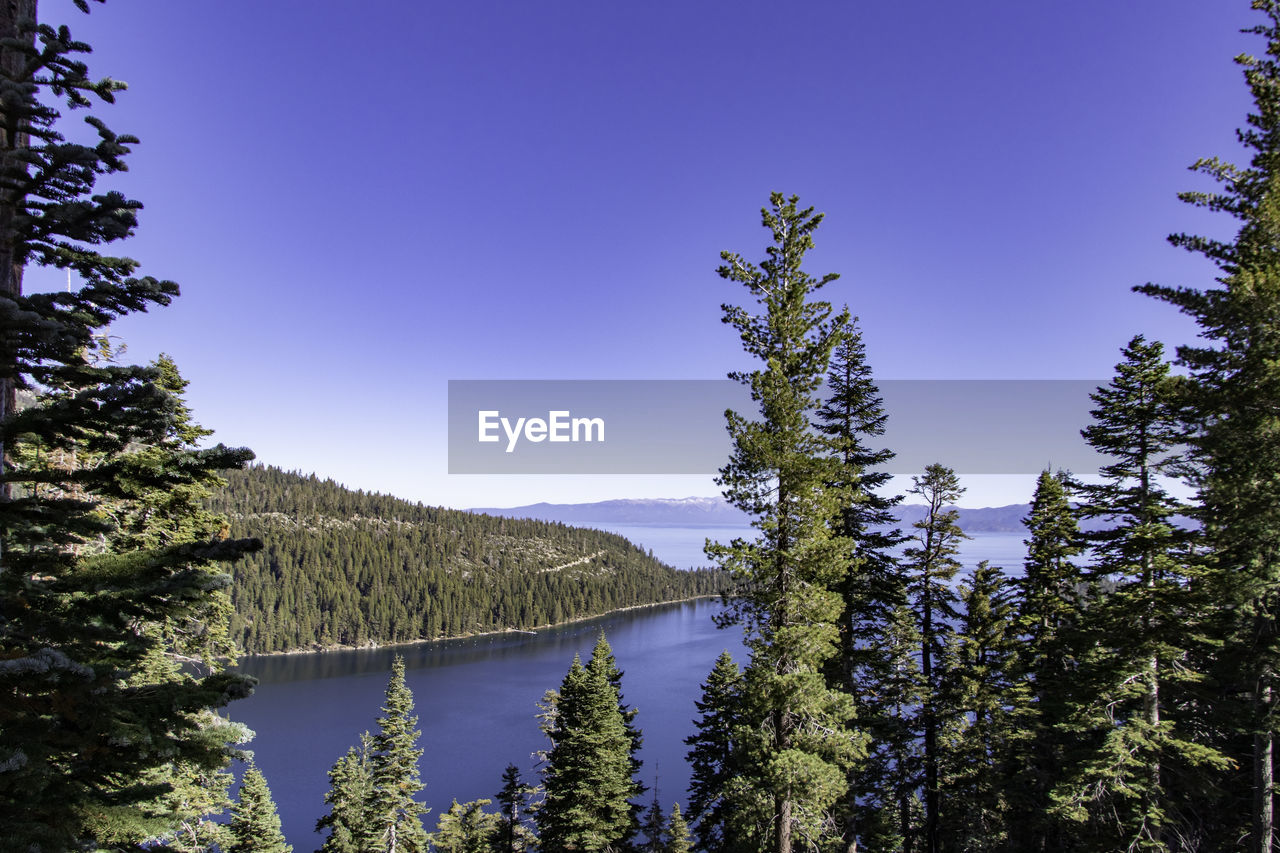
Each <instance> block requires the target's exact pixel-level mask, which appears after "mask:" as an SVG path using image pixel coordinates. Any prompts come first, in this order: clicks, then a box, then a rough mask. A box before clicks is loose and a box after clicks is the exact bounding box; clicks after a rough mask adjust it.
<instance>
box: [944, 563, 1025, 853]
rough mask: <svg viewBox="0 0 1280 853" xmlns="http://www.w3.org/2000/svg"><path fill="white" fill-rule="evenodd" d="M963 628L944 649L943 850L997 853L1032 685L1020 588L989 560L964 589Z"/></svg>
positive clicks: (1002, 845)
mask: <svg viewBox="0 0 1280 853" xmlns="http://www.w3.org/2000/svg"><path fill="white" fill-rule="evenodd" d="M959 597H960V604H961V608H960V609H961V613H962V616H961V618H960V624H959V629H958V631H957V632H956V633H955V634H954V635H953V636H952V640H951V643H950V644H949V646H948V648H947V650H946V665H945V666H944V667H943V669H944V671H945V672H946V681H945V683H944V686H943V692H942V696H941V702H940V704H941V705H943V706H944V707H945V708H947V711H948V713H947V719H946V723H945V726H944V728H943V731H942V734H941V743H940V745H939V746H940V757H939V764H940V786H941V789H942V790H943V791H945V792H946V796H945V800H944V808H943V809H942V813H941V814H940V816H939V820H940V826H939V836H940V838H941V843H942V847H943V849H946V850H957V851H970V853H979V851H999V850H1006V849H1008V846H1009V837H1010V828H1009V824H1008V819H1009V805H1008V801H1009V792H1010V789H1011V787H1012V786H1013V784H1014V781H1013V780H1012V779H1011V778H1010V777H1011V773H1010V770H1011V766H1012V764H1013V762H1015V761H1016V760H1017V755H1018V753H1019V751H1020V746H1021V744H1022V742H1023V741H1024V740H1025V739H1026V736H1027V732H1026V727H1025V725H1026V718H1027V716H1028V715H1029V713H1030V709H1029V707H1028V705H1029V699H1030V690H1029V688H1028V684H1027V682H1026V681H1025V680H1022V679H1021V678H1019V675H1020V673H1019V667H1018V662H1019V658H1018V652H1019V648H1020V640H1021V638H1020V637H1019V635H1018V631H1017V620H1016V618H1015V617H1016V606H1017V602H1016V601H1015V588H1014V585H1013V584H1011V583H1010V582H1009V580H1008V579H1007V578H1005V577H1004V575H1003V573H1002V572H1001V571H1000V569H999V567H995V566H991V565H990V564H989V563H988V562H987V561H986V560H983V561H982V562H981V563H979V564H978V565H977V566H976V567H975V568H974V569H973V570H972V572H971V573H970V575H969V580H968V583H967V584H963V585H961V587H960V596H959Z"/></svg>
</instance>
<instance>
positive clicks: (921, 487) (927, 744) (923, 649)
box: [903, 464, 968, 853]
mask: <svg viewBox="0 0 1280 853" xmlns="http://www.w3.org/2000/svg"><path fill="white" fill-rule="evenodd" d="M911 482H912V486H911V489H910V493H911V494H913V495H916V496H918V497H919V498H921V499H922V500H923V501H924V503H925V507H926V515H925V517H924V518H923V519H922V520H920V521H918V522H916V523H915V525H913V526H914V528H915V530H916V533H915V534H914V535H913V537H912V540H913V542H914V544H912V545H910V546H908V547H907V548H906V549H905V550H904V551H903V560H904V564H905V568H906V571H907V596H908V599H909V601H910V606H911V609H912V615H913V616H914V618H915V624H916V625H917V626H918V629H919V633H920V679H921V685H922V687H923V693H922V695H921V705H920V737H921V747H922V750H923V751H922V757H923V771H924V774H923V779H922V780H921V781H922V786H923V795H924V827H923V842H924V849H925V851H926V852H927V853H938V851H939V850H940V849H941V835H940V830H939V827H940V818H939V812H940V810H941V789H940V776H939V769H940V763H941V749H940V746H939V743H938V734H939V730H940V728H941V726H942V725H943V724H944V723H945V719H944V717H945V715H946V714H947V713H948V710H949V709H947V708H946V707H945V706H944V705H943V704H942V703H941V697H942V694H943V689H944V685H945V683H946V676H947V673H946V670H945V666H944V663H945V652H946V648H947V646H948V644H949V642H950V637H951V633H952V631H953V628H952V626H953V625H955V623H956V622H957V621H958V620H959V618H960V614H959V613H958V612H957V610H956V594H955V591H954V590H953V589H952V588H951V579H952V578H954V577H955V574H956V571H957V570H958V569H959V568H960V563H959V562H958V561H957V560H956V554H958V553H959V542H960V540H961V539H967V538H968V537H967V536H966V535H965V533H964V531H962V530H961V529H960V527H959V526H958V525H957V524H956V519H957V518H958V517H959V512H958V511H957V510H956V509H955V507H954V504H955V502H956V501H957V500H959V499H960V496H961V495H962V494H964V489H963V488H962V487H961V486H960V480H959V479H958V478H957V477H956V475H955V472H954V471H952V470H951V469H950V468H947V467H945V466H943V465H938V464H934V465H929V466H928V467H926V468H925V471H924V475H923V476H920V477H912V478H911ZM908 837H910V836H908Z"/></svg>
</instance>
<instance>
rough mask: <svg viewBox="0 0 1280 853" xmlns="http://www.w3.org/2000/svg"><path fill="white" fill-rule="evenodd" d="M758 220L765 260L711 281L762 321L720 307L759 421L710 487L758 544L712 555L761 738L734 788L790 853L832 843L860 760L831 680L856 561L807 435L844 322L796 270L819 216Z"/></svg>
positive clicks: (843, 498) (736, 544) (804, 213)
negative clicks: (798, 846) (733, 287)
mask: <svg viewBox="0 0 1280 853" xmlns="http://www.w3.org/2000/svg"><path fill="white" fill-rule="evenodd" d="M762 220H763V224H764V226H765V228H766V229H768V230H769V232H770V235H771V237H772V241H773V242H772V245H771V246H770V247H769V248H768V249H767V251H766V257H765V260H764V261H762V262H761V263H760V265H759V266H757V265H755V264H752V263H749V262H747V261H746V260H744V259H743V258H742V257H740V256H739V255H736V254H733V253H731V252H724V253H722V255H721V257H722V258H723V260H724V265H723V266H721V267H720V269H719V274H720V276H721V277H722V278H725V279H727V280H729V281H735V282H738V283H740V284H742V285H744V286H745V287H746V288H747V290H748V292H749V293H750V295H751V297H752V299H753V300H754V301H755V303H756V305H755V308H756V310H758V312H759V313H752V311H751V310H748V309H747V308H742V307H737V306H731V305H725V306H724V322H726V323H728V324H729V325H731V326H733V327H734V329H735V330H736V331H737V332H738V334H739V336H740V338H741V340H742V343H743V347H744V348H745V349H746V351H747V353H748V354H750V355H751V356H753V357H754V358H756V359H757V360H758V361H759V363H760V364H759V367H758V368H757V369H756V370H753V371H750V372H746V373H733V374H731V378H733V379H736V380H737V381H739V382H741V383H742V384H744V385H745V386H747V387H748V388H749V389H750V390H751V397H752V400H753V401H754V402H755V403H756V404H757V406H758V411H757V413H756V415H755V417H754V418H753V417H747V416H744V415H742V414H739V413H737V412H733V411H730V412H727V413H726V417H727V419H728V428H729V434H730V436H731V437H732V439H733V450H732V454H731V456H730V459H729V462H728V464H727V465H726V466H725V467H723V468H722V469H721V470H720V476H719V478H718V480H717V482H718V483H719V484H720V486H721V487H722V489H723V490H724V495H725V498H726V499H727V500H728V501H729V502H730V503H732V504H733V505H734V506H736V507H738V508H739V509H741V510H743V511H744V512H746V513H747V514H749V515H750V516H751V517H752V518H753V525H754V527H755V528H756V530H757V531H758V538H757V539H755V540H754V541H748V540H746V539H735V540H734V541H733V542H732V543H730V544H729V545H712V546H709V547H708V549H707V553H708V555H709V556H711V557H712V558H713V559H715V560H716V561H717V562H718V563H719V564H720V565H721V566H722V567H724V568H725V569H727V570H728V571H729V572H731V573H732V574H733V576H734V577H735V578H737V579H738V580H739V581H740V582H741V588H740V591H739V597H738V598H737V599H736V600H735V601H734V602H733V603H732V604H731V608H732V612H731V616H732V618H733V619H735V620H736V621H738V622H739V623H741V624H742V625H743V627H744V628H745V631H746V634H747V645H748V646H749V648H750V649H751V661H750V663H749V664H748V666H747V669H746V672H745V675H744V678H745V681H746V692H745V694H744V695H745V697H746V699H747V706H748V707H747V708H746V713H747V714H749V715H752V723H753V725H752V726H751V727H749V730H750V731H752V732H754V733H755V737H754V738H752V739H751V741H750V742H747V743H744V744H743V748H744V756H745V757H746V761H745V763H744V765H743V768H744V772H743V777H742V778H743V779H744V781H746V783H747V784H748V786H749V787H750V788H752V789H754V790H756V791H758V792H759V793H761V794H763V795H765V796H767V797H768V798H770V799H771V800H772V803H773V808H772V811H773V815H772V819H771V824H772V825H771V828H770V829H771V833H772V835H773V844H772V846H773V848H774V849H775V850H776V851H777V853H790V851H791V850H792V844H793V837H794V835H795V833H796V832H797V830H799V831H800V832H803V833H804V834H805V835H806V836H807V837H808V838H810V839H818V838H822V837H829V836H830V835H832V833H833V826H832V824H831V818H832V814H831V810H832V806H833V805H834V804H835V803H836V801H837V800H838V799H840V798H841V797H842V796H843V794H844V791H845V789H846V778H845V776H846V772H847V770H848V768H849V767H850V766H851V764H852V763H853V762H854V761H856V760H858V759H859V758H860V757H861V756H862V754H863V753H864V748H865V739H864V738H863V737H862V736H861V735H860V734H858V733H856V732H855V731H853V730H852V729H851V728H850V722H851V720H852V718H853V715H854V709H853V702H852V699H851V698H850V697H849V695H848V694H847V693H845V692H843V691H841V690H834V689H832V688H831V687H830V686H829V685H828V684H827V681H826V678H825V670H826V668H827V665H828V662H829V661H830V660H831V659H832V658H833V657H834V656H835V655H837V654H838V653H839V642H840V630H839V627H838V623H839V621H840V619H841V614H842V611H843V602H842V601H841V597H840V593H839V591H838V590H839V588H840V585H841V584H843V583H844V581H845V579H846V577H847V575H848V572H849V566H850V561H851V554H850V543H849V541H848V539H846V538H844V537H842V536H839V535H836V534H835V533H833V520H834V519H835V518H836V516H837V514H838V513H839V511H840V509H841V508H842V507H843V506H845V505H847V503H848V501H847V494H846V493H845V491H844V490H842V489H839V488H836V487H833V486H832V483H833V482H835V481H836V480H837V476H838V475H837V472H836V470H835V467H836V466H835V463H834V461H833V459H832V457H831V454H830V452H829V447H830V443H829V442H828V441H827V440H826V439H825V437H823V436H821V435H819V434H818V433H817V432H816V431H815V430H814V429H813V427H812V419H813V416H814V414H815V412H816V410H817V408H818V405H819V400H818V388H819V386H820V385H821V383H822V380H823V378H824V377H825V376H826V373H827V369H828V367H829V364H830V359H831V353H832V350H833V349H834V348H835V347H836V345H837V344H839V342H840V340H841V338H842V336H843V334H844V332H845V329H846V327H847V324H848V318H847V317H846V316H843V315H842V316H839V317H832V308H831V305H830V303H827V302H824V301H822V300H820V299H816V298H814V297H815V294H816V292H817V291H818V290H819V289H821V288H822V287H824V286H825V285H827V284H829V283H830V282H831V281H833V280H835V278H836V276H835V275H834V274H830V275H827V276H824V277H823V278H822V279H820V280H819V279H814V278H813V277H811V276H810V275H808V274H807V273H806V272H805V271H804V270H803V269H802V264H803V261H804V256H805V254H806V253H807V252H808V251H809V249H811V248H812V247H813V232H814V230H815V229H816V228H817V227H818V225H819V224H820V223H821V221H822V216H821V215H820V214H815V213H814V212H813V209H812V208H807V209H802V208H800V207H799V200H798V199H797V198H796V197H794V196H793V197H791V198H784V197H783V196H782V195H781V194H780V193H774V194H773V195H772V196H771V198H770V206H769V207H768V208H765V209H764V210H763V211H762ZM743 730H744V731H746V730H748V727H744V729H743Z"/></svg>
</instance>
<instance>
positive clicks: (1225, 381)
mask: <svg viewBox="0 0 1280 853" xmlns="http://www.w3.org/2000/svg"><path fill="white" fill-rule="evenodd" d="M1252 5H1253V8H1254V9H1256V10H1258V11H1260V12H1262V13H1263V15H1265V17H1266V20H1265V21H1264V22H1263V23H1261V24H1259V25H1258V26H1257V27H1254V28H1252V29H1251V30H1250V32H1253V33H1256V34H1257V35H1261V36H1263V37H1264V38H1265V39H1266V55H1265V56H1264V57H1261V58H1259V57H1254V56H1247V55H1242V56H1240V57H1237V59H1236V62H1237V63H1238V64H1239V65H1240V66H1241V67H1242V68H1243V69H1244V77H1245V81H1246V83H1247V84H1248V86H1249V90H1250V92H1251V93H1252V95H1253V102H1254V110H1253V112H1252V113H1251V114H1250V115H1249V116H1248V119H1247V126H1246V127H1245V128H1243V129H1241V130H1239V131H1238V132H1237V135H1238V137H1239V140H1240V142H1241V143H1242V144H1243V145H1244V146H1245V147H1246V148H1248V149H1250V151H1251V162H1250V164H1249V166H1247V167H1244V168H1241V167H1237V166H1234V165H1231V164H1229V163H1226V162H1223V161H1221V160H1219V159H1218V158H1216V157H1215V158H1209V159H1205V160H1201V161H1199V162H1198V163H1196V164H1195V166H1194V168H1195V169H1196V170H1198V171H1200V172H1201V173H1203V174H1206V175H1208V176H1210V177H1211V178H1213V179H1214V180H1216V181H1218V182H1219V183H1220V184H1221V185H1222V187H1221V189H1220V191H1218V192H1187V193H1182V194H1180V197H1181V198H1182V200H1183V201H1186V202H1189V203H1191V204H1193V205H1195V206H1197V207H1203V208H1206V209H1208V210H1212V211H1222V212H1225V213H1227V214H1229V215H1231V216H1232V217H1234V218H1235V219H1236V220H1238V222H1239V226H1240V227H1239V231H1238V232H1237V233H1236V235H1235V238H1234V239H1233V240H1231V241H1229V242H1228V241H1222V240H1216V239H1211V238H1206V237H1199V236H1193V235H1187V234H1176V235H1173V236H1172V237H1171V238H1170V240H1171V241H1172V242H1173V243H1174V245H1176V246H1181V247H1183V248H1185V249H1188V250H1190V251H1194V252H1198V253H1200V254H1202V255H1204V256H1205V257H1206V258H1208V259H1209V260H1211V261H1212V262H1214V263H1215V264H1216V265H1217V266H1218V268H1219V269H1220V270H1221V273H1222V274H1221V276H1220V277H1219V278H1218V283H1219V284H1220V286H1218V287H1210V288H1205V289H1198V288H1190V287H1165V286H1158V285H1153V284H1148V285H1144V286H1142V287H1139V288H1137V290H1139V291H1140V292H1143V293H1146V294H1148V295H1151V296H1155V297H1156V298H1158V299H1162V300H1164V301H1167V302H1170V303H1172V304H1173V305H1175V306H1177V307H1178V308H1179V309H1181V310H1182V311H1183V312H1184V313H1186V314H1188V315H1189V316H1191V317H1192V318H1193V319H1194V320H1195V321H1196V322H1197V323H1198V324H1199V326H1200V336H1201V337H1202V338H1204V339H1206V340H1205V342H1204V343H1203V344H1201V345H1195V346H1191V345H1188V346H1182V347H1179V348H1178V362H1179V363H1180V364H1181V365H1183V366H1185V367H1186V368H1188V370H1189V372H1190V381H1189V383H1188V388H1187V392H1188V394H1187V400H1186V404H1187V413H1188V419H1187V420H1188V427H1189V431H1190V435H1189V443H1190V448H1191V453H1192V459H1193V461H1194V463H1195V466H1196V471H1197V473H1196V476H1195V485H1196V486H1197V491H1198V498H1199V510H1198V513H1197V515H1198V518H1199V520H1200V522H1201V525H1202V529H1203V532H1204V535H1205V541H1206V543H1207V545H1208V547H1209V549H1210V561H1209V565H1210V567H1211V569H1212V576H1211V577H1212V580H1211V581H1210V582H1211V583H1212V585H1213V586H1214V587H1215V589H1214V593H1213V597H1214V600H1215V602H1217V603H1218V604H1219V605H1220V606H1221V607H1222V615H1223V617H1224V619H1225V620H1226V622H1227V628H1226V630H1224V631H1223V632H1222V633H1221V636H1220V639H1221V640H1222V641H1223V642H1224V643H1225V646H1224V649H1223V653H1222V654H1221V656H1220V657H1219V666H1220V670H1219V674H1218V678H1220V679H1221V681H1222V682H1223V683H1224V684H1227V685H1232V686H1231V687H1229V688H1228V689H1226V690H1224V691H1223V696H1222V698H1221V700H1220V701H1219V702H1217V703H1216V704H1217V706H1218V716H1219V717H1220V718H1221V719H1222V721H1223V722H1224V724H1225V725H1227V726H1229V727H1232V728H1234V729H1235V732H1236V739H1237V740H1238V741H1239V745H1238V746H1236V747H1235V748H1236V749H1238V750H1239V752H1238V753H1237V754H1236V755H1234V756H1233V757H1234V758H1235V759H1236V761H1237V763H1238V764H1239V765H1240V766H1241V767H1242V768H1246V769H1250V770H1251V773H1250V777H1251V778H1240V777H1236V778H1227V779H1225V780H1224V782H1225V783H1226V784H1227V785H1228V787H1229V789H1231V790H1235V791H1240V790H1242V789H1244V788H1246V787H1247V788H1251V789H1252V798H1251V801H1250V802H1248V803H1245V802H1241V803H1239V805H1238V806H1237V807H1232V806H1227V808H1226V809H1225V810H1219V811H1220V812H1222V813H1224V814H1226V815H1231V814H1239V815H1242V816H1243V815H1244V814H1248V815H1249V823H1248V825H1247V826H1245V825H1243V824H1240V825H1237V826H1236V827H1235V831H1234V832H1233V831H1231V830H1229V829H1225V828H1224V830H1223V835H1224V837H1227V836H1239V835H1240V834H1241V833H1247V834H1248V837H1249V845H1250V848H1251V849H1252V850H1253V851H1254V853H1266V851H1270V850H1272V849H1273V847H1274V844H1275V827H1274V811H1275V793H1274V792H1275V755H1274V753H1275V729H1276V724H1275V701H1276V691H1277V687H1278V685H1277V683H1276V682H1277V672H1280V629H1277V613H1278V612H1280V502H1277V501H1276V499H1275V495H1276V486H1275V484H1276V482H1277V481H1278V480H1280V430H1278V429H1277V426H1276V425H1277V420H1276V419H1277V414H1276V409H1275V401H1276V400H1277V399H1280V181H1278V178H1280V3H1277V2H1275V0H1254V2H1253V4H1252ZM1245 744H1247V745H1245ZM1232 842H1234V839H1232Z"/></svg>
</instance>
